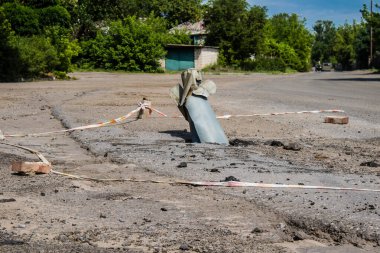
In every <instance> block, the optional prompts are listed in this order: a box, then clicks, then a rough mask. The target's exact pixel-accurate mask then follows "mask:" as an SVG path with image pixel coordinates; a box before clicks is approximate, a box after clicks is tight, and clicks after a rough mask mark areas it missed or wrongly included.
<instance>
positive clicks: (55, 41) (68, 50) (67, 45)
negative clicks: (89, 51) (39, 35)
mask: <svg viewBox="0 0 380 253" xmlns="http://www.w3.org/2000/svg"><path fill="white" fill-rule="evenodd" d="M44 35H45V36H46V37H47V38H49V39H50V41H51V44H52V45H53V46H54V47H55V49H56V51H57V54H58V59H59V62H60V64H59V65H58V66H57V67H56V69H55V70H58V71H63V72H70V71H72V70H73V67H72V63H71V61H72V59H73V57H76V56H78V54H79V52H80V50H81V48H80V46H79V43H78V41H77V40H74V39H72V36H71V34H70V31H69V30H67V29H65V28H62V27H60V26H51V27H47V28H45V31H44Z"/></svg>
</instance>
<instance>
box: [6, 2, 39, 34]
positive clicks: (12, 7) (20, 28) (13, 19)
mask: <svg viewBox="0 0 380 253" xmlns="http://www.w3.org/2000/svg"><path fill="white" fill-rule="evenodd" d="M2 6H3V8H4V11H5V15H6V17H7V19H8V20H9V22H10V23H11V26H12V30H13V31H15V32H16V34H18V35H21V36H31V35H33V34H38V33H39V32H40V26H39V16H38V13H37V11H36V10H34V9H33V8H31V7H27V6H24V5H21V4H18V3H5V4H3V5H2Z"/></svg>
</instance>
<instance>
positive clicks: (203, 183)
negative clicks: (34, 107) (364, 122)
mask: <svg viewBox="0 0 380 253" xmlns="http://www.w3.org/2000/svg"><path fill="white" fill-rule="evenodd" d="M0 144H3V145H8V146H12V147H16V148H20V149H24V150H27V151H29V152H31V153H33V154H35V155H37V156H38V158H40V160H41V161H42V162H44V163H46V164H49V165H51V163H50V162H49V161H48V160H47V159H46V158H45V157H44V156H43V155H42V154H41V153H40V152H38V151H36V150H34V149H30V148H27V147H23V146H20V145H15V144H9V143H5V142H0ZM51 172H52V173H53V174H57V175H61V176H66V177H70V178H75V179H79V180H90V181H96V182H133V183H155V184H170V185H191V186H206V187H207V186H208V187H256V188H288V189H290V188H298V189H310V190H334V191H361V192H380V190H375V189H362V188H345V187H330V186H312V185H286V184H264V183H250V182H237V181H228V182H207V181H200V182H195V181H179V180H176V181H161V180H152V179H149V180H144V179H135V178H127V179H97V178H92V177H87V176H78V175H73V174H68V173H63V172H59V171H55V170H51Z"/></svg>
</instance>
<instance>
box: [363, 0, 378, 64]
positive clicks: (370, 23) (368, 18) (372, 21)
mask: <svg viewBox="0 0 380 253" xmlns="http://www.w3.org/2000/svg"><path fill="white" fill-rule="evenodd" d="M379 8H380V6H378V5H376V8H375V9H374V11H373V13H372V15H371V13H370V11H369V10H368V8H367V6H366V5H363V9H362V10H361V13H362V17H363V19H364V20H365V22H366V26H367V31H368V36H369V34H370V29H371V28H372V31H373V59H372V63H371V65H372V67H375V68H378V69H380V43H379V42H380V13H379V12H378V11H376V10H378V9H379ZM370 43H371V42H370V41H369V42H368V52H369V51H370V50H369V45H370ZM363 58H364V56H363ZM368 58H369V53H368Z"/></svg>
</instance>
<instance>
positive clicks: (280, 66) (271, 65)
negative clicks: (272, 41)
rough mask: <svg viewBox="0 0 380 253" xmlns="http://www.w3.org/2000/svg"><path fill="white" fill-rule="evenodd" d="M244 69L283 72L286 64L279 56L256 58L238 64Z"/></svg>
mask: <svg viewBox="0 0 380 253" xmlns="http://www.w3.org/2000/svg"><path fill="white" fill-rule="evenodd" d="M240 66H241V68H242V69H243V70H246V71H259V72H260V71H280V72H285V71H286V67H287V64H286V63H285V62H284V60H283V59H281V58H257V59H254V60H251V59H250V60H245V61H243V62H241V64H240Z"/></svg>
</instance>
